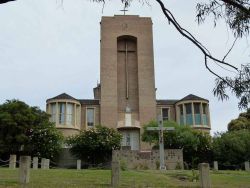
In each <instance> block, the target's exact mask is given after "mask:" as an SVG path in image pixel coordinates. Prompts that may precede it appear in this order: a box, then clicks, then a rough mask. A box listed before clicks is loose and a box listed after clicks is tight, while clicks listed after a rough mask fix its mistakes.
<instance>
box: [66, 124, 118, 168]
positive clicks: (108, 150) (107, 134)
mask: <svg viewBox="0 0 250 188" xmlns="http://www.w3.org/2000/svg"><path fill="white" fill-rule="evenodd" d="M121 138H122V136H121V134H120V133H119V132H118V131H116V130H114V129H112V128H107V127H102V126H97V127H96V128H95V129H89V130H84V131H81V132H80V134H79V135H75V136H71V137H69V138H68V139H67V140H66V143H67V144H68V145H69V146H71V149H70V151H71V152H72V153H73V155H75V156H76V157H78V158H80V159H82V160H84V161H85V162H88V163H92V164H96V163H100V162H105V161H108V160H109V159H110V157H111V154H112V150H113V149H119V148H120V143H121Z"/></svg>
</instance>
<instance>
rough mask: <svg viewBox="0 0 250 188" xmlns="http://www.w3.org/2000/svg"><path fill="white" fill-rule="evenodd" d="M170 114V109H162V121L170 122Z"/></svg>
mask: <svg viewBox="0 0 250 188" xmlns="http://www.w3.org/2000/svg"><path fill="white" fill-rule="evenodd" d="M168 112H169V108H162V109H161V113H162V120H163V121H166V120H169V117H168Z"/></svg>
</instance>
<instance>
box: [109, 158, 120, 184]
mask: <svg viewBox="0 0 250 188" xmlns="http://www.w3.org/2000/svg"><path fill="white" fill-rule="evenodd" d="M111 168H112V169H111V186H112V187H113V188H117V187H119V181H120V162H119V161H112V164H111Z"/></svg>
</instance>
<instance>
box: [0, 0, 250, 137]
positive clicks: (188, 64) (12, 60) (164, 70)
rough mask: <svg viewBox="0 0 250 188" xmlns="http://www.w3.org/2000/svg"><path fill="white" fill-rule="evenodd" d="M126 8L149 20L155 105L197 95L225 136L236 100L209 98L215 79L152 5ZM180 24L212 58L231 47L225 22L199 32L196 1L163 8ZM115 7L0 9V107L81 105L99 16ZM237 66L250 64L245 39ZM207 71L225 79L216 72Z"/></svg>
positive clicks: (42, 3)
mask: <svg viewBox="0 0 250 188" xmlns="http://www.w3.org/2000/svg"><path fill="white" fill-rule="evenodd" d="M149 2H150V6H148V5H142V4H140V3H134V4H132V7H130V8H129V11H128V13H127V14H131V15H140V16H141V17H143V16H147V17H151V18H152V20H153V37H154V63H155V78H156V79H155V82H156V87H157V99H181V98H183V97H185V96H186V95H188V94H195V95H198V96H200V97H203V98H206V99H208V100H209V101H210V115H211V124H212V133H214V132H216V131H225V130H226V128H227V123H228V122H229V121H230V120H231V119H233V118H236V117H237V116H238V114H239V110H238V108H237V100H236V99H235V98H234V97H230V100H228V101H225V102H221V101H218V99H217V98H215V97H214V96H213V94H212V89H213V87H214V79H215V77H214V76H213V75H211V74H210V73H209V72H208V71H207V70H206V68H205V66H204V57H203V56H202V54H201V52H200V51H199V50H198V49H196V48H195V47H194V46H193V45H192V44H191V43H190V42H189V41H187V40H186V39H184V38H183V37H181V36H180V34H179V33H177V32H176V30H175V29H174V28H173V26H172V25H169V24H168V22H167V21H166V19H165V18H164V16H163V13H162V12H161V10H160V7H159V6H158V5H157V4H156V3H155V2H154V1H153V0H151V1H149ZM165 2H167V3H166V6H167V7H169V9H170V10H172V12H173V13H174V15H175V16H176V18H177V20H178V21H179V23H180V24H181V25H182V26H183V27H184V28H186V29H187V30H189V31H190V32H191V33H193V34H194V35H195V36H196V37H197V39H199V40H200V41H201V42H202V43H203V44H205V45H206V46H207V48H208V49H209V50H210V51H211V52H212V54H214V56H216V57H218V58H223V56H224V55H225V53H226V52H227V50H228V49H229V48H230V47H231V45H232V42H233V40H234V38H233V36H232V34H231V32H230V30H229V29H227V28H226V27H225V24H224V21H220V22H218V25H217V27H216V28H214V27H213V21H212V20H211V19H210V20H208V21H207V22H206V23H205V24H203V25H200V26H198V24H197V22H196V21H195V3H196V1H195V0H188V1H183V0H182V1H181V0H179V1H173V0H168V1H165ZM122 8H123V6H122V4H121V3H120V1H118V0H113V1H112V0H110V1H108V2H107V3H106V4H105V6H104V8H103V5H102V4H97V3H92V2H90V1H87V0H74V1H72V0H63V1H61V0H17V1H16V2H11V3H7V4H3V5H0V103H3V102H5V101H6V100H7V99H14V98H15V99H20V100H22V101H25V102H26V103H28V104H29V105H32V106H39V107H40V108H41V109H43V110H45V105H46V99H48V98H51V97H54V96H56V95H58V94H61V93H63V92H66V93H68V94H70V95H71V96H73V97H75V98H79V99H83V98H84V99H88V98H89V99H91V98H93V90H92V89H93V87H95V86H96V83H97V81H98V80H100V76H99V72H100V69H99V61H100V24H99V22H100V21H101V17H102V16H113V15H115V14H122V13H121V12H120V11H119V10H120V9H122ZM227 60H228V61H229V62H230V63H233V64H234V65H236V66H239V65H240V64H241V63H247V62H249V46H248V41H247V39H246V38H244V39H241V40H238V41H237V43H236V45H235V47H234V49H233V52H232V53H231V54H230V55H229V56H228V59H227ZM210 66H211V67H214V68H215V70H216V71H217V72H218V73H220V74H223V75H225V74H226V73H227V72H225V71H224V72H223V71H222V70H221V69H219V68H218V66H214V65H213V63H212V62H211V63H210Z"/></svg>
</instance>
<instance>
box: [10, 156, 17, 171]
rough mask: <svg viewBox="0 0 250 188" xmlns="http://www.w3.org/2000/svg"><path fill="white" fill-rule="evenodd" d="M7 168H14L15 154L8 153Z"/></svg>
mask: <svg viewBox="0 0 250 188" xmlns="http://www.w3.org/2000/svg"><path fill="white" fill-rule="evenodd" d="M9 168H10V169H15V168H16V155H10V161H9Z"/></svg>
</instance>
